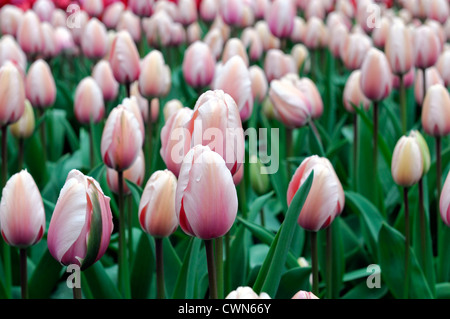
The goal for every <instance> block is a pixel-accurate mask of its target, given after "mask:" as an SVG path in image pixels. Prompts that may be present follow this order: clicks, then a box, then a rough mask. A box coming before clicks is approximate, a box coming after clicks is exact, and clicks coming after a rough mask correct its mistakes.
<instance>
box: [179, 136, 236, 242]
mask: <svg viewBox="0 0 450 319" xmlns="http://www.w3.org/2000/svg"><path fill="white" fill-rule="evenodd" d="M237 208H238V202H237V194H236V187H235V185H234V183H233V177H232V174H231V173H230V171H229V170H228V169H227V166H226V164H225V161H224V160H223V158H222V157H221V156H220V155H219V154H218V153H216V152H213V151H211V149H210V148H209V147H207V146H202V145H197V146H195V147H194V148H192V149H191V150H190V151H189V152H188V153H187V154H186V157H185V158H184V160H183V164H182V165H181V170H180V175H179V178H178V184H177V189H176V195H175V209H176V213H177V217H178V219H179V221H180V226H181V228H182V229H183V231H184V232H185V233H187V234H188V235H191V236H195V237H198V238H200V239H204V240H209V239H213V238H217V237H222V236H223V235H225V234H226V233H227V232H228V231H229V230H230V228H231V226H233V223H234V221H235V219H236V215H237Z"/></svg>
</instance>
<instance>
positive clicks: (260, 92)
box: [248, 65, 268, 103]
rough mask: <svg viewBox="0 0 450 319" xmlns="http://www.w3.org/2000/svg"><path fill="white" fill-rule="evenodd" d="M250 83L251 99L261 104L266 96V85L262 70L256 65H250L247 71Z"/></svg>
mask: <svg viewBox="0 0 450 319" xmlns="http://www.w3.org/2000/svg"><path fill="white" fill-rule="evenodd" d="M248 71H249V73H250V80H251V82H252V94H253V99H254V100H257V101H258V102H259V103H262V102H263V100H264V99H265V98H266V96H267V91H268V84H267V79H266V75H265V73H264V70H263V69H261V68H260V67H259V66H257V65H252V66H251V67H250V68H249V69H248Z"/></svg>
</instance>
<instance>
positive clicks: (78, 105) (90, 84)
mask: <svg viewBox="0 0 450 319" xmlns="http://www.w3.org/2000/svg"><path fill="white" fill-rule="evenodd" d="M74 109H75V117H76V118H77V120H78V121H79V122H80V123H82V124H89V123H90V122H91V121H92V123H98V122H100V121H101V120H102V119H103V116H104V115H105V104H104V103H103V93H102V90H101V89H100V87H99V86H98V84H97V82H95V80H94V79H93V78H92V77H87V78H84V79H83V80H82V81H81V82H80V83H79V84H78V86H77V89H76V91H75V99H74Z"/></svg>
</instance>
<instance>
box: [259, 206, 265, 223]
mask: <svg viewBox="0 0 450 319" xmlns="http://www.w3.org/2000/svg"><path fill="white" fill-rule="evenodd" d="M259 216H260V218H261V226H262V227H265V225H266V221H265V218H264V209H262V208H261V210H260V212H259Z"/></svg>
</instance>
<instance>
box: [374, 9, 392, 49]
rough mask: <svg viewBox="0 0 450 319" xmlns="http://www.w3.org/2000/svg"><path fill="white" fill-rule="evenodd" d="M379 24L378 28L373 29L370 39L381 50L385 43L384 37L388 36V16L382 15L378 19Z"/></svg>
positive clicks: (389, 24)
mask: <svg viewBox="0 0 450 319" xmlns="http://www.w3.org/2000/svg"><path fill="white" fill-rule="evenodd" d="M379 23H380V26H379V27H378V28H375V29H373V32H372V40H373V44H374V45H375V46H376V47H377V48H379V49H381V50H383V49H384V46H385V44H386V39H387V37H388V33H389V29H390V27H391V23H390V21H389V19H388V18H386V17H382V18H381V20H380V22H379Z"/></svg>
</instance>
